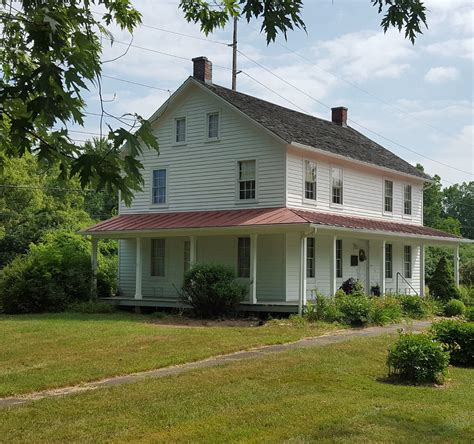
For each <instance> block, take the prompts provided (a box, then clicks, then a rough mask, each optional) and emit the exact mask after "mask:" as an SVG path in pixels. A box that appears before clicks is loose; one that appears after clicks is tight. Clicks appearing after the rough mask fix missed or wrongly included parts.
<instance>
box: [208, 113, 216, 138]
mask: <svg viewBox="0 0 474 444" xmlns="http://www.w3.org/2000/svg"><path fill="white" fill-rule="evenodd" d="M207 138H208V139H209V140H215V139H218V138H219V113H217V112H216V113H209V114H208V115H207Z"/></svg>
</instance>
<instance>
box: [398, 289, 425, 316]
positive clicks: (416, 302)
mask: <svg viewBox="0 0 474 444" xmlns="http://www.w3.org/2000/svg"><path fill="white" fill-rule="evenodd" d="M397 297H398V299H399V300H400V304H401V307H402V312H403V314H404V315H405V316H408V317H410V318H414V319H423V318H426V317H428V316H430V315H431V314H432V312H431V310H430V307H429V303H428V302H427V300H425V298H422V297H420V296H416V295H410V294H403V295H399V296H397Z"/></svg>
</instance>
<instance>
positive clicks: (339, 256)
mask: <svg viewBox="0 0 474 444" xmlns="http://www.w3.org/2000/svg"><path fill="white" fill-rule="evenodd" d="M336 277H337V278H342V240H341V239H336Z"/></svg>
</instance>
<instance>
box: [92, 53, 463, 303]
mask: <svg viewBox="0 0 474 444" xmlns="http://www.w3.org/2000/svg"><path fill="white" fill-rule="evenodd" d="M193 63H194V72H193V76H192V77H189V78H188V79H187V80H186V81H185V82H184V83H183V84H182V85H181V86H180V87H179V89H178V90H177V91H176V92H175V93H174V94H173V95H172V96H171V97H170V98H169V100H167V101H166V103H164V104H163V105H162V106H161V107H160V108H159V109H158V110H157V111H156V113H155V114H154V115H153V116H152V118H151V121H152V122H153V123H152V124H153V128H154V131H155V134H156V136H157V137H158V140H159V143H160V153H159V154H157V153H156V152H154V151H148V152H145V153H144V154H143V156H142V158H141V159H140V160H141V162H142V163H143V165H144V171H143V174H144V178H145V184H144V187H143V191H141V192H138V193H136V195H135V197H134V199H133V203H132V204H131V206H129V207H127V206H124V205H123V204H121V205H120V211H119V215H118V216H117V217H114V218H112V219H110V220H107V221H104V222H101V223H99V224H97V225H95V226H93V227H90V228H88V229H87V230H84V231H83V233H84V234H88V235H91V236H92V240H93V246H94V248H93V250H94V251H93V263H94V264H95V262H96V245H97V240H98V239H100V238H113V239H120V248H119V270H118V276H119V290H120V297H119V298H117V299H116V301H117V303H121V304H125V305H126V304H128V305H150V306H174V305H176V304H177V303H178V302H179V296H178V290H179V289H180V287H181V285H182V281H183V275H184V273H185V271H186V270H188V269H189V267H191V266H192V264H193V263H194V262H196V261H197V262H214V263H216V262H217V263H222V264H227V265H230V266H232V267H233V268H234V269H235V271H236V273H237V275H238V277H239V278H240V279H242V280H243V281H244V282H246V283H248V287H249V292H248V299H247V301H245V303H244V304H242V307H243V308H244V309H245V308H246V309H249V306H250V309H252V310H255V309H258V308H260V309H269V310H288V311H294V310H297V309H298V307H299V308H300V309H301V307H302V306H303V305H304V304H305V303H306V300H307V298H308V297H310V296H311V290H314V289H317V290H318V291H320V292H322V293H325V294H327V295H333V294H334V293H335V291H336V290H337V289H338V288H339V286H340V285H341V283H342V282H343V280H345V279H348V278H350V277H354V278H357V279H359V280H360V281H361V282H362V283H363V285H364V287H365V289H366V291H367V293H370V292H371V289H372V287H375V286H378V287H379V288H380V291H381V292H382V293H388V292H396V291H398V292H409V293H412V294H413V293H417V294H420V295H423V291H424V249H425V246H426V245H451V246H453V247H454V249H455V252H456V254H455V255H454V257H455V270H456V279H459V259H458V250H457V248H458V245H459V244H460V243H461V242H463V239H460V238H458V237H456V236H453V235H451V234H449V233H445V232H442V231H438V230H434V229H432V228H428V227H424V226H423V187H424V186H425V185H426V184H428V186H429V182H430V178H429V177H428V176H427V175H426V174H424V173H423V172H421V171H419V170H418V169H416V168H415V167H413V166H412V165H410V164H409V163H408V162H406V161H404V160H403V159H401V158H399V157H398V156H396V155H395V154H393V153H392V152H390V151H389V150H387V149H386V148H384V147H382V146H380V145H379V144H377V143H375V142H374V141H372V140H370V139H368V138H367V137H366V136H364V135H363V134H361V133H359V132H358V131H356V130H354V129H353V128H351V127H349V126H348V125H347V112H348V111H347V109H346V108H344V107H339V108H333V109H332V120H331V121H326V120H322V119H319V118H316V117H313V116H310V115H306V114H303V113H300V112H297V111H293V110H290V109H287V108H284V107H282V106H278V105H275V104H273V103H270V102H267V101H264V100H261V99H258V98H256V97H252V96H249V95H246V94H242V93H240V92H236V91H232V90H229V89H227V88H224V87H222V86H218V85H215V84H213V82H212V64H211V62H210V61H209V60H207V59H206V58H205V57H199V58H196V59H193Z"/></svg>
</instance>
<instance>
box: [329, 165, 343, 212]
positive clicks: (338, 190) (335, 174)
mask: <svg viewBox="0 0 474 444" xmlns="http://www.w3.org/2000/svg"><path fill="white" fill-rule="evenodd" d="M331 183H332V203H335V204H341V205H342V168H332V169H331Z"/></svg>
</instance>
